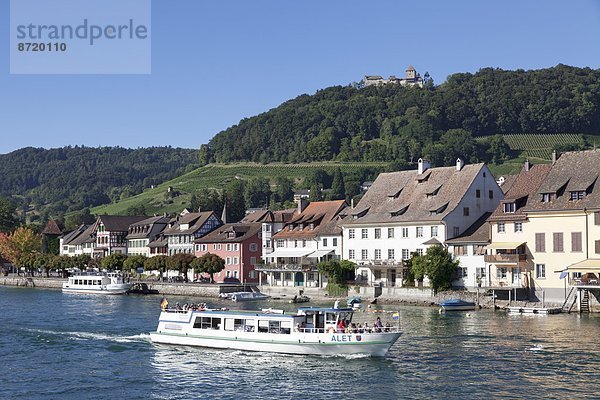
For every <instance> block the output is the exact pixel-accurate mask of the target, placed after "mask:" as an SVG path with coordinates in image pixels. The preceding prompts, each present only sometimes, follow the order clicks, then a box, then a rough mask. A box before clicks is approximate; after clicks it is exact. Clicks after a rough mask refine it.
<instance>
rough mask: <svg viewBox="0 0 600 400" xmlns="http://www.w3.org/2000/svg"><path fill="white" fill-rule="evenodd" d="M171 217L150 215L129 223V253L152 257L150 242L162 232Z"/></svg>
mask: <svg viewBox="0 0 600 400" xmlns="http://www.w3.org/2000/svg"><path fill="white" fill-rule="evenodd" d="M169 221H170V218H168V217H166V216H158V217H150V218H147V219H144V220H141V221H138V222H135V223H133V224H131V225H129V233H128V234H127V255H132V256H136V255H140V256H146V257H150V256H151V255H152V254H151V251H152V249H155V247H152V248H151V247H150V246H149V245H150V243H151V242H154V241H155V240H156V239H157V238H158V237H159V235H160V233H161V232H162V231H163V230H164V229H165V228H166V227H167V225H168V224H169Z"/></svg>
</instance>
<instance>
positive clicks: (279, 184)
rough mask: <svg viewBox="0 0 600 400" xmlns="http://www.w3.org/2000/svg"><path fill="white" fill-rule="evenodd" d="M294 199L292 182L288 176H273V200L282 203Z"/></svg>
mask: <svg viewBox="0 0 600 400" xmlns="http://www.w3.org/2000/svg"><path fill="white" fill-rule="evenodd" d="M293 199H294V184H293V182H292V180H291V179H290V178H287V177H285V176H278V177H276V178H275V191H274V192H273V201H275V202H278V203H283V202H286V201H291V200H293Z"/></svg>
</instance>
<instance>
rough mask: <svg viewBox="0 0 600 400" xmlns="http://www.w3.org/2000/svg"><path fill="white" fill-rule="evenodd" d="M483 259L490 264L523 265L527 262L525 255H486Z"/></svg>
mask: <svg viewBox="0 0 600 400" xmlns="http://www.w3.org/2000/svg"><path fill="white" fill-rule="evenodd" d="M483 257H484V260H485V262H487V263H490V264H512V265H524V264H525V262H526V261H527V254H486V255H485V256H483Z"/></svg>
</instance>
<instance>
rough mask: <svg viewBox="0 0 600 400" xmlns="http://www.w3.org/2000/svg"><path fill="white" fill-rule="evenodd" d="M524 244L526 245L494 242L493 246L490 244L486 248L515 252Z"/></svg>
mask: <svg viewBox="0 0 600 400" xmlns="http://www.w3.org/2000/svg"><path fill="white" fill-rule="evenodd" d="M523 244H525V242H494V243H492V244H489V245H488V246H487V247H486V248H487V249H507V250H514V249H516V248H517V247H519V246H521V245H523Z"/></svg>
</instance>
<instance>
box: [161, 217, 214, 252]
mask: <svg viewBox="0 0 600 400" xmlns="http://www.w3.org/2000/svg"><path fill="white" fill-rule="evenodd" d="M221 225H223V222H221V219H220V218H219V217H218V216H217V215H216V214H215V213H214V212H213V211H203V212H189V211H188V210H184V211H183V212H182V213H180V214H179V215H178V216H177V217H176V218H175V219H174V220H172V221H171V222H169V225H168V227H167V228H166V229H165V230H164V231H163V235H164V237H165V238H166V239H167V244H168V252H169V255H170V256H172V255H174V254H180V253H187V254H194V240H196V239H198V238H201V237H202V236H204V235H206V234H207V233H209V232H212V231H213V230H214V229H216V228H217V227H219V226H221Z"/></svg>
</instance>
